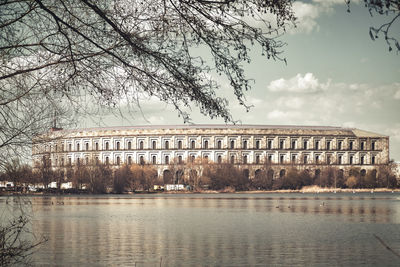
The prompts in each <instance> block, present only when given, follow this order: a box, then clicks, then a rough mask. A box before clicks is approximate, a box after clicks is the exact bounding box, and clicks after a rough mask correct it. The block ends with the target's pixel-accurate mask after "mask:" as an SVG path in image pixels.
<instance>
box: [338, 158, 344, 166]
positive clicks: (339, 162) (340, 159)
mask: <svg viewBox="0 0 400 267" xmlns="http://www.w3.org/2000/svg"><path fill="white" fill-rule="evenodd" d="M342 161H343V157H342V156H339V157H338V164H342Z"/></svg>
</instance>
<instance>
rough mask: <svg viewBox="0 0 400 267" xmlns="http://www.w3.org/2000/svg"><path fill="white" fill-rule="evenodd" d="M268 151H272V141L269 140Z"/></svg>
mask: <svg viewBox="0 0 400 267" xmlns="http://www.w3.org/2000/svg"><path fill="white" fill-rule="evenodd" d="M268 149H272V140H268Z"/></svg>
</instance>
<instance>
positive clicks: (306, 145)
mask: <svg viewBox="0 0 400 267" xmlns="http://www.w3.org/2000/svg"><path fill="white" fill-rule="evenodd" d="M303 149H308V142H307V140H304V142H303Z"/></svg>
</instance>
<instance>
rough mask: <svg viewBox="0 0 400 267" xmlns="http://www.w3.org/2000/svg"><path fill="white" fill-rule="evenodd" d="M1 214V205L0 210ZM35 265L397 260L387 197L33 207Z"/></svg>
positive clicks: (58, 202) (37, 202)
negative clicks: (40, 236)
mask: <svg viewBox="0 0 400 267" xmlns="http://www.w3.org/2000/svg"><path fill="white" fill-rule="evenodd" d="M1 200H2V199H1V198H0V205H2V206H3V205H5V203H4V201H1ZM31 200H32V203H33V210H34V218H35V221H34V227H35V229H36V231H37V232H38V233H44V234H45V235H46V236H47V237H49V242H48V243H47V244H46V245H45V246H43V247H42V248H41V249H40V250H39V251H38V253H37V254H36V255H35V259H36V262H37V263H38V265H44V264H49V265H54V264H57V265H64V266H70V265H78V264H81V265H110V264H112V265H135V263H136V266H159V265H160V262H162V265H163V266H188V265H192V266H199V265H200V266H224V265H225V266H232V265H235V266H249V265H251V266H254V265H261V266H265V265H284V266H288V265H294V266H304V265H344V266H346V265H350V264H351V265H361V264H366V265H385V266H398V263H399V261H398V258H396V257H395V256H394V255H392V254H391V253H390V252H389V251H388V250H386V249H385V248H384V247H383V246H382V245H381V244H380V243H379V242H377V240H376V239H375V238H374V237H373V234H377V235H378V236H380V237H381V238H382V239H383V240H385V241H386V242H387V243H388V244H390V246H391V247H392V249H394V250H396V251H400V234H399V231H398V229H399V228H398V225H399V223H400V220H399V215H398V214H399V204H400V199H398V196H397V195H393V194H374V195H373V196H372V195H367V194H357V195H356V196H354V195H353V194H351V195H350V194H349V195H347V194H319V195H312V194H256V195H247V194H221V195H195V194H193V195H143V196H122V197H114V196H105V197H104V196H84V197H80V196H77V197H32V198H31Z"/></svg>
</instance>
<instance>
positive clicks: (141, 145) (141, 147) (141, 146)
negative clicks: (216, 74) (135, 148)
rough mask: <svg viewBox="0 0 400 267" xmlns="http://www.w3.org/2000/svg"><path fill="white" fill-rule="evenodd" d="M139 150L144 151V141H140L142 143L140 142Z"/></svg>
mask: <svg viewBox="0 0 400 267" xmlns="http://www.w3.org/2000/svg"><path fill="white" fill-rule="evenodd" d="M139 149H140V150H143V141H140V142H139Z"/></svg>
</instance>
